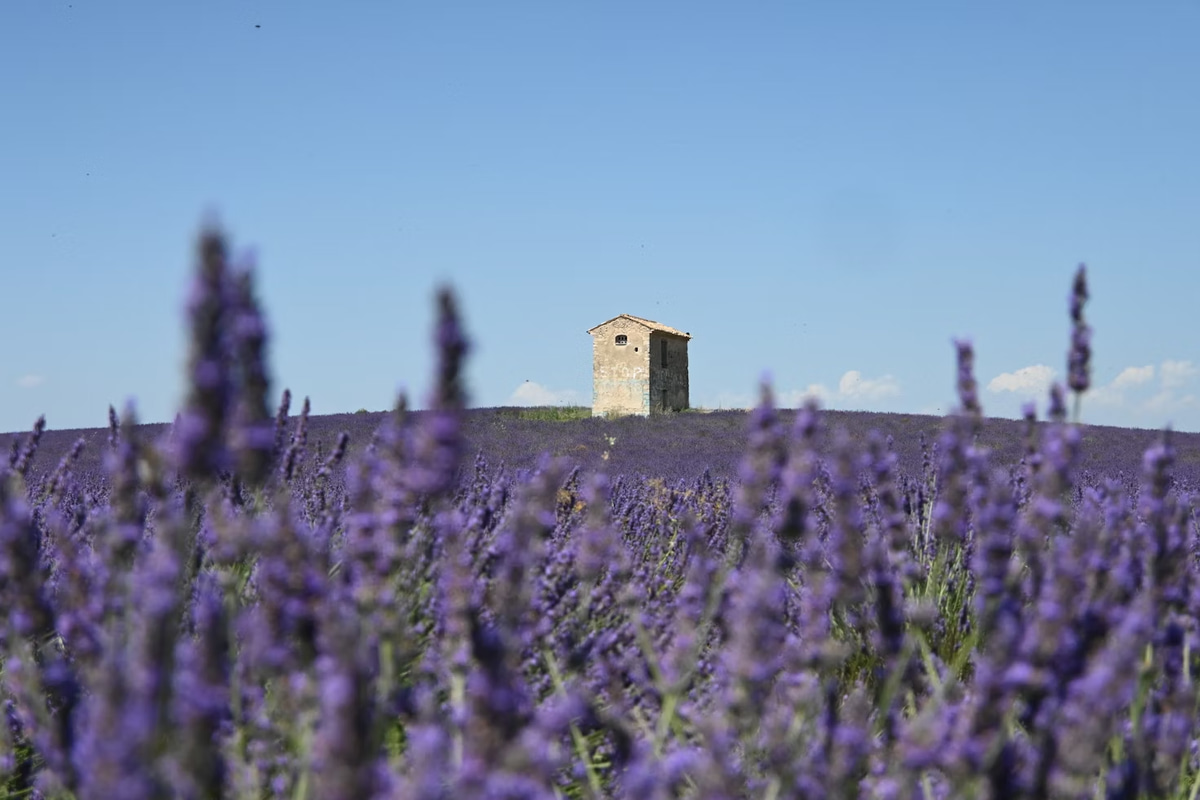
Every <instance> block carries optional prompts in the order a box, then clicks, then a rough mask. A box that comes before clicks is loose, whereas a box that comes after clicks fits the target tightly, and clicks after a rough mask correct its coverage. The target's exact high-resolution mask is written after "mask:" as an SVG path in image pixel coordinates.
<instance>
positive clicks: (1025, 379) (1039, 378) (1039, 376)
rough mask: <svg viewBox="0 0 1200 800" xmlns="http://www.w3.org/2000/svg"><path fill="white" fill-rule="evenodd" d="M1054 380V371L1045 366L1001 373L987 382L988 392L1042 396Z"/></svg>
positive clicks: (1039, 365)
mask: <svg viewBox="0 0 1200 800" xmlns="http://www.w3.org/2000/svg"><path fill="white" fill-rule="evenodd" d="M1053 380H1054V370H1053V369H1051V368H1050V367H1048V366H1046V365H1045V364H1034V365H1033V366H1030V367H1021V368H1020V369H1019V370H1016V371H1015V372H1002V373H1000V374H999V375H997V376H996V377H994V378H992V379H991V380H990V381H988V385H987V389H988V391H989V392H996V393H1000V392H1015V393H1018V394H1022V395H1031V394H1044V393H1045V392H1046V391H1047V390H1048V389H1049V388H1050V383H1051V382H1052V381H1053Z"/></svg>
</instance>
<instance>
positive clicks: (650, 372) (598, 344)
mask: <svg viewBox="0 0 1200 800" xmlns="http://www.w3.org/2000/svg"><path fill="white" fill-rule="evenodd" d="M618 336H624V337H625V344H617V343H616V339H617V337H618ZM664 345H665V346H666V351H667V352H666V366H665V367H664V366H663V351H662V348H663V347H664ZM687 345H688V340H687V339H686V338H684V337H681V336H674V335H672V334H668V333H665V332H663V331H654V330H651V329H649V328H647V327H646V326H644V325H641V324H639V323H637V322H634V321H633V320H629V319H622V318H617V319H614V320H612V321H611V322H608V323H606V324H604V325H601V326H599V327H598V328H595V329H593V331H592V365H593V366H592V416H597V417H599V416H604V415H606V414H641V415H647V414H659V413H662V412H664V411H682V410H683V409H685V408H688V405H689V397H688V357H687V350H688V348H687Z"/></svg>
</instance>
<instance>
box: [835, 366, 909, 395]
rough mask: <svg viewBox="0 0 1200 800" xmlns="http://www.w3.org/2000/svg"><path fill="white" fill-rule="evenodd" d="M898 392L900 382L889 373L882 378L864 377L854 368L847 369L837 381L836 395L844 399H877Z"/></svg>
mask: <svg viewBox="0 0 1200 800" xmlns="http://www.w3.org/2000/svg"><path fill="white" fill-rule="evenodd" d="M898 394H900V384H899V382H898V381H897V380H896V379H895V378H893V377H892V376H891V375H884V376H883V377H882V378H864V377H863V375H862V373H861V372H859V371H858V370H856V369H852V370H850V371H848V372H847V373H846V374H845V375H843V376H842V379H841V380H840V381H838V395H839V396H841V397H844V398H846V399H855V400H879V399H880V398H884V397H895V396H896V395H898Z"/></svg>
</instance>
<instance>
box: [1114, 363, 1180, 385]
mask: <svg viewBox="0 0 1200 800" xmlns="http://www.w3.org/2000/svg"><path fill="white" fill-rule="evenodd" d="M1167 363H1171V362H1167ZM1153 379H1154V365H1153V364H1147V365H1146V366H1144V367H1126V368H1125V369H1123V370H1121V374H1120V375H1118V376H1117V377H1115V378H1113V380H1112V383H1111V384H1110V386H1112V388H1114V389H1124V388H1126V387H1127V386H1137V385H1139V384H1142V383H1146V382H1147V381H1150V380H1153Z"/></svg>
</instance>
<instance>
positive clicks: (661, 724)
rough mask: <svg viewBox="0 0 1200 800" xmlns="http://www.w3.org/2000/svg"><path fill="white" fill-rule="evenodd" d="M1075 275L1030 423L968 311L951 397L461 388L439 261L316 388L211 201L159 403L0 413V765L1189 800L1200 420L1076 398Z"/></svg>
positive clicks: (516, 783) (479, 786) (631, 788)
mask: <svg viewBox="0 0 1200 800" xmlns="http://www.w3.org/2000/svg"><path fill="white" fill-rule="evenodd" d="M1086 299H1087V287H1086V275H1085V272H1084V271H1083V269H1082V268H1080V270H1079V272H1078V273H1077V275H1076V280H1075V285H1074V288H1073V289H1072V291H1071V293H1070V297H1069V304H1068V310H1069V312H1070V314H1071V317H1072V322H1073V335H1072V340H1071V342H1070V343H1068V347H1067V348H1066V357H1067V365H1068V372H1069V381H1068V385H1067V386H1066V387H1060V386H1056V387H1054V389H1053V390H1052V393H1051V398H1050V400H1051V403H1050V406H1051V413H1050V419H1048V420H1043V421H1040V422H1036V421H1034V420H1033V419H1032V414H1031V415H1030V418H1029V419H1027V420H1026V421H1023V422H1022V421H1007V420H995V419H985V418H984V413H985V411H986V409H982V408H981V407H980V405H979V401H978V397H977V391H976V385H975V380H974V377H973V374H972V361H973V353H972V349H971V346H970V345H968V344H966V343H960V344H959V346H958V352H957V372H955V365H954V364H953V363H952V362H950V361H949V359H948V363H947V370H946V373H947V375H948V380H947V387H948V389H951V388H952V387H953V386H954V384H955V377H956V380H957V392H958V410H957V412H956V414H954V415H953V416H951V417H948V418H946V419H939V418H931V417H920V416H912V415H894V414H886V415H885V414H862V413H849V412H832V411H819V410H817V409H816V408H815V407H806V408H803V409H799V410H777V409H775V408H773V406H772V403H771V399H770V391H769V390H768V389H766V388H764V390H763V400H762V403H761V405H760V407H759V408H758V409H756V410H754V411H752V412H715V413H710V414H700V413H682V414H677V415H672V416H668V417H661V418H650V419H640V418H626V419H617V420H608V419H591V418H588V419H576V420H564V421H558V420H551V419H538V418H536V417H537V415H536V414H534V413H531V412H529V411H527V410H520V409H473V410H468V409H467V408H466V405H467V400H468V398H466V397H465V393H464V391H463V379H462V375H463V370H464V364H465V359H466V357H467V355H468V349H469V348H468V343H467V341H466V338H465V335H464V333H463V325H462V322H461V321H460V320H459V319H458V316H457V313H456V310H455V304H454V299H453V297H452V295H450V294H449V293H442V294H441V295H440V296H439V297H438V303H439V323H438V326H437V329H436V330H435V331H434V337H433V346H434V347H436V348H437V351H438V361H437V374H436V380H435V387H436V388H435V390H434V391H433V393H432V395H431V396H430V397H429V398H427V402H426V403H425V404H424V406H425V410H422V411H407V410H406V408H405V407H406V405H407V401H406V400H404V399H403V398H401V399H400V400H399V402H398V403H397V408H396V409H395V410H394V411H391V412H387V413H382V414H366V413H364V414H347V415H336V416H324V417H310V416H309V415H308V413H307V403H301V402H299V398H292V397H291V396H290V394H289V393H275V392H274V391H273V390H272V388H271V385H270V380H269V375H270V369H269V365H268V364H266V363H265V359H264V352H265V351H264V346H265V330H266V328H265V325H264V321H263V311H262V308H261V306H260V303H259V301H258V299H257V298H256V296H255V293H254V289H253V282H252V276H250V275H249V274H246V273H239V272H237V271H236V270H234V269H232V268H231V267H230V266H229V263H228V258H227V253H226V248H225V244H224V242H223V240H222V238H221V237H220V235H219V234H217V233H215V232H211V231H210V232H207V233H205V234H204V235H203V236H202V238H201V241H200V243H199V248H198V254H197V268H196V274H195V279H194V287H193V292H192V295H191V297H190V298H189V305H188V314H189V317H188V326H189V331H190V335H191V345H190V346H191V351H190V353H189V355H188V362H187V370H188V373H187V374H188V376H189V381H190V384H189V385H190V390H189V394H188V399H187V402H186V405H185V407H184V408H183V409H181V410H180V415H179V417H178V418H177V420H176V421H175V423H174V424H173V425H169V426H166V425H160V426H155V425H145V426H139V425H137V424H136V413H135V411H134V410H133V409H128V410H125V411H124V413H123V414H122V415H120V417H118V415H117V413H116V412H115V411H112V410H110V415H111V423H110V427H109V428H108V429H98V430H92V431H47V432H43V430H42V424H41V423H40V422H39V424H38V425H37V426H35V427H34V429H33V431H32V432H31V433H29V434H20V435H17V434H12V435H6V436H0V444H2V445H3V446H4V450H3V452H4V453H11V455H9V456H6V457H4V458H0V606H2V607H3V608H4V610H5V614H4V616H3V623H2V625H0V669H2V671H0V696H2V698H3V702H4V708H5V715H6V723H7V724H5V725H0V797H41V798H128V799H129V800H134V799H136V798H175V797H179V798H197V799H198V798H264V797H270V798H330V799H334V800H340V799H341V798H346V799H347V800H349V799H350V798H607V797H614V798H637V799H639V800H640V799H641V798H771V799H772V800H775V799H782V798H797V799H799V798H813V799H816V798H850V797H862V798H905V799H907V798H1051V797H1053V798H1092V797H1098V798H1179V799H1182V798H1188V799H1189V800H1190V799H1191V798H1195V797H1197V796H1198V794H1200V747H1198V742H1200V725H1198V716H1197V713H1198V708H1197V701H1198V699H1200V694H1198V692H1197V687H1196V675H1197V672H1198V670H1200V659H1198V658H1197V655H1196V650H1197V644H1198V643H1200V631H1198V630H1197V623H1196V620H1197V616H1198V613H1200V521H1198V518H1197V511H1196V504H1195V500H1194V497H1195V496H1196V491H1197V490H1198V489H1200V435H1196V434H1178V433H1176V434H1170V435H1163V434H1160V433H1157V432H1152V431H1134V430H1123V429H1115V428H1098V427H1090V426H1084V425H1081V424H1078V423H1077V422H1076V421H1075V414H1074V412H1068V406H1074V405H1075V404H1076V401H1079V402H1081V403H1082V407H1083V408H1084V409H1085V410H1086V407H1087V389H1088V386H1089V365H1090V330H1089V329H1088V326H1087V323H1086V320H1085V317H1084V305H1085V301H1086ZM168 300H169V299H168ZM281 394H282V398H283V399H282V402H280V396H281ZM293 406H298V407H299V409H297V408H293ZM297 410H299V413H298V414H295V413H294V412H296V411H297ZM101 413H103V410H101Z"/></svg>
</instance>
